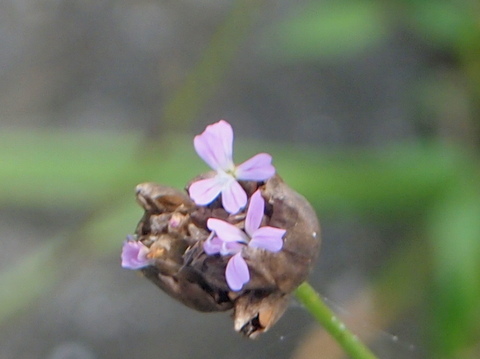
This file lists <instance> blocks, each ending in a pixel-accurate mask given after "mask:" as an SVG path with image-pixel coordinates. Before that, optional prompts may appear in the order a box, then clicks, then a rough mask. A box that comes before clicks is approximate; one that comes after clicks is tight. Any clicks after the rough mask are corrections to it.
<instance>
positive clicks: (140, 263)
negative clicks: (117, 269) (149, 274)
mask: <svg viewBox="0 0 480 359" xmlns="http://www.w3.org/2000/svg"><path fill="white" fill-rule="evenodd" d="M149 251H150V250H149V249H148V247H147V246H146V245H145V244H143V243H142V242H139V241H135V240H130V239H127V240H126V241H125V242H124V243H123V248H122V267H123V268H126V269H140V268H144V267H146V266H148V265H150V264H153V262H154V260H153V259H149V258H147V254H148V252H149Z"/></svg>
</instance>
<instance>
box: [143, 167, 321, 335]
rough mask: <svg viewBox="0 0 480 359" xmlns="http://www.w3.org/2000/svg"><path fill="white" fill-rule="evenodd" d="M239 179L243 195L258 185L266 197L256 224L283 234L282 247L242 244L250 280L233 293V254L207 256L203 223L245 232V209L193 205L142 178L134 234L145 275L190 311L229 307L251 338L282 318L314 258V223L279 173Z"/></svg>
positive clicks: (236, 322) (182, 194) (179, 193)
mask: <svg viewBox="0 0 480 359" xmlns="http://www.w3.org/2000/svg"><path fill="white" fill-rule="evenodd" d="M209 176H211V174H209V173H207V174H205V175H202V176H200V178H208V177H209ZM196 180H198V178H197V179H196ZM239 183H240V185H241V186H242V187H243V189H244V190H245V192H246V193H247V196H248V198H250V197H251V196H252V194H253V193H254V192H255V191H257V190H259V191H260V193H261V196H262V197H263V199H264V200H265V208H264V213H263V217H262V218H261V226H262V227H263V226H270V227H276V228H280V229H284V230H286V232H285V234H284V236H283V247H282V249H281V250H280V251H277V252H273V251H268V250H265V249H260V248H254V247H252V246H244V247H243V248H242V249H241V256H242V258H243V259H244V261H245V262H246V264H247V266H248V272H249V280H248V282H247V283H245V285H244V286H243V287H242V288H241V289H240V290H238V291H233V290H231V288H229V285H228V284H227V281H226V276H225V271H226V269H225V268H226V267H227V263H228V261H229V260H230V258H231V257H232V256H231V255H221V254H215V255H211V254H207V253H206V252H205V249H204V244H205V242H206V241H207V239H208V238H209V237H210V238H212V235H214V233H211V232H210V230H209V229H208V227H207V221H208V219H209V218H218V219H221V220H223V221H226V222H228V223H230V224H232V225H235V226H236V227H238V228H240V229H242V230H244V229H245V218H246V214H247V210H246V209H244V210H242V211H241V212H240V213H237V214H229V213H227V212H226V211H225V210H224V209H223V208H222V205H221V201H220V199H217V200H215V201H213V202H212V203H210V204H209V205H208V206H197V205H195V203H193V202H192V200H191V199H190V198H189V196H188V195H187V194H186V193H185V192H183V191H180V190H177V189H174V188H170V187H165V186H161V185H158V184H155V183H143V184H140V185H138V186H137V201H138V203H139V204H140V205H141V206H142V207H143V209H144V210H145V213H144V215H143V217H142V219H141V221H140V223H139V224H138V226H137V229H136V233H135V234H136V240H137V241H140V242H141V243H143V245H145V246H146V247H148V254H147V258H148V259H149V260H150V261H151V262H149V264H150V265H148V266H146V267H144V268H142V272H143V273H144V275H145V276H146V277H147V278H148V279H150V280H151V281H152V282H154V283H155V284H156V285H157V286H158V287H160V288H161V289H162V290H164V291H165V292H166V293H168V294H169V295H170V296H172V297H173V298H175V299H177V300H179V301H181V302H182V303H184V304H185V305H187V306H189V307H191V308H193V309H196V310H199V311H203V312H213V311H226V310H229V309H232V308H233V310H234V328H235V330H236V331H238V332H241V333H242V334H244V335H245V336H247V337H249V338H255V337H256V336H258V334H260V333H262V332H264V331H266V330H268V329H269V328H270V327H271V326H272V325H273V324H275V322H276V321H277V320H278V319H279V318H280V317H281V316H282V314H283V313H284V311H285V309H286V308H287V306H288V303H289V299H290V295H291V293H292V292H293V291H294V290H295V288H297V287H298V286H299V285H300V284H301V283H302V282H303V281H304V280H305V279H306V277H307V276H308V274H309V272H310V270H311V268H312V266H313V262H314V260H315V259H316V258H317V256H318V251H319V247H320V227H319V223H318V220H317V217H316V215H315V212H314V210H313V209H312V207H311V206H310V204H309V203H308V202H307V201H306V200H305V198H304V197H302V196H301V195H299V194H298V193H296V192H295V191H293V190H292V189H291V188H290V187H288V186H287V185H286V184H285V183H284V182H283V181H282V179H281V178H280V177H279V176H278V175H275V176H273V177H271V178H270V179H268V180H267V181H266V182H260V183H258V182H254V181H239Z"/></svg>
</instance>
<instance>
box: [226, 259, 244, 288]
mask: <svg viewBox="0 0 480 359" xmlns="http://www.w3.org/2000/svg"><path fill="white" fill-rule="evenodd" d="M225 279H226V280H227V284H228V286H229V287H230V289H231V290H233V291H235V292H236V291H239V290H240V289H242V287H243V285H244V284H245V283H248V281H249V280H250V273H249V272H248V266H247V262H245V259H243V257H242V254H241V253H237V254H235V255H234V256H233V257H232V258H230V260H229V261H228V263H227V268H226V269H225Z"/></svg>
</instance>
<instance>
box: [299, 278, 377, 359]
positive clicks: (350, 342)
mask: <svg viewBox="0 0 480 359" xmlns="http://www.w3.org/2000/svg"><path fill="white" fill-rule="evenodd" d="M295 296H296V297H297V299H298V301H299V302H300V303H302V304H303V306H304V307H305V308H306V309H307V310H308V311H309V312H310V314H311V315H312V316H313V317H314V318H315V320H316V321H317V322H318V323H319V324H320V325H322V326H323V327H324V328H325V330H326V331H327V332H328V333H329V334H330V335H331V336H332V337H333V338H334V339H335V341H336V342H337V343H338V344H339V345H340V346H341V347H342V349H343V350H344V351H345V353H347V354H348V355H349V356H350V357H351V358H353V359H377V357H376V356H375V354H373V353H372V352H371V351H370V349H368V348H367V347H366V346H365V345H364V344H363V343H362V342H361V341H360V340H359V339H358V337H357V336H356V335H355V334H353V333H352V332H351V331H349V330H348V329H347V327H346V326H345V324H344V323H342V322H341V321H340V320H339V319H338V317H337V316H336V315H335V313H333V311H332V310H331V309H330V308H329V307H328V306H327V305H326V304H325V303H324V301H323V300H322V299H321V298H320V296H319V295H318V293H317V292H316V291H315V289H313V288H312V287H311V286H310V284H308V283H307V282H303V283H302V284H301V285H300V286H299V287H298V288H297V289H296V291H295Z"/></svg>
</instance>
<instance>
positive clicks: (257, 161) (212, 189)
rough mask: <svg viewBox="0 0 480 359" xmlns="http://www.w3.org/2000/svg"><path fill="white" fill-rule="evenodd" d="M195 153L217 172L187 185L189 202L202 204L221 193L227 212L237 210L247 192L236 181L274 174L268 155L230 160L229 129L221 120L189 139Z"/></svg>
mask: <svg viewBox="0 0 480 359" xmlns="http://www.w3.org/2000/svg"><path fill="white" fill-rule="evenodd" d="M193 144H194V147H195V150H196V151H197V153H198V155H199V156H200V157H201V158H202V159H203V160H204V161H205V162H206V163H207V164H208V165H209V166H210V167H211V168H212V169H214V170H215V171H217V174H216V176H215V177H213V178H207V179H203V180H200V181H197V182H194V183H192V184H191V185H190V188H189V193H190V197H191V198H192V199H193V201H194V202H195V203H196V204H198V205H200V206H204V205H207V204H209V203H211V202H212V201H213V200H214V199H215V198H217V197H218V195H219V194H220V193H221V194H222V205H223V208H225V210H226V211H227V212H228V213H231V214H234V213H237V212H238V211H239V210H240V209H241V208H243V207H245V205H246V204H247V194H246V193H245V191H244V190H243V188H242V186H240V184H239V183H238V182H237V180H245V181H266V180H267V179H269V178H270V177H272V176H273V175H274V174H275V167H273V165H272V156H270V155H269V154H267V153H259V154H257V155H255V156H253V157H252V158H250V159H249V160H247V161H245V162H243V163H242V164H240V165H238V166H235V164H234V163H233V159H232V156H233V130H232V126H230V124H229V123H228V122H226V121H224V120H221V121H219V122H217V123H214V124H212V125H209V126H207V128H206V129H205V131H203V133H202V134H200V135H198V136H195V139H194V141H193Z"/></svg>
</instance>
